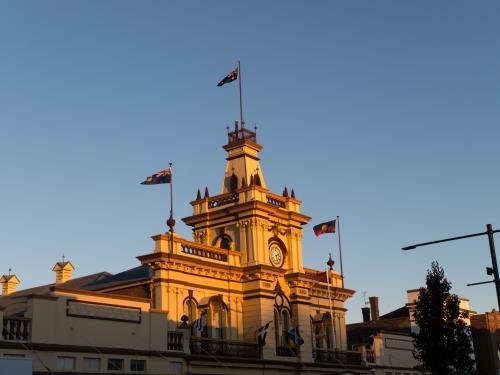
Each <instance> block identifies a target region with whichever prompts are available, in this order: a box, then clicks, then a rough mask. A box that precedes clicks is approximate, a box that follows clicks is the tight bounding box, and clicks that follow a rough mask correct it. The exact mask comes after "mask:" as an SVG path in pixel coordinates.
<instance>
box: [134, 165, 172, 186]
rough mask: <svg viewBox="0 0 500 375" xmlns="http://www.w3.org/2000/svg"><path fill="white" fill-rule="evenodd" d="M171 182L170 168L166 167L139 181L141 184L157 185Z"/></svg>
mask: <svg viewBox="0 0 500 375" xmlns="http://www.w3.org/2000/svg"><path fill="white" fill-rule="evenodd" d="M170 183H172V169H171V168H168V169H165V170H163V171H161V172H158V173H155V174H154V175H152V176H149V177H147V178H146V180H144V181H142V182H141V185H157V184H170Z"/></svg>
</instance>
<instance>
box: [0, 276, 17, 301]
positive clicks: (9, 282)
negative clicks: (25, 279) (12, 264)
mask: <svg viewBox="0 0 500 375" xmlns="http://www.w3.org/2000/svg"><path fill="white" fill-rule="evenodd" d="M20 283H21V280H19V279H18V278H17V276H16V275H11V274H10V270H9V274H8V275H2V277H0V284H2V296H6V295H9V294H11V293H14V292H15V291H16V288H17V285H18V284H20Z"/></svg>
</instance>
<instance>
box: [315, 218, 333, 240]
mask: <svg viewBox="0 0 500 375" xmlns="http://www.w3.org/2000/svg"><path fill="white" fill-rule="evenodd" d="M335 221H336V220H332V221H327V222H326V223H321V224H318V225H315V226H314V227H313V231H314V234H315V235H316V237H317V236H320V235H322V234H325V233H335Z"/></svg>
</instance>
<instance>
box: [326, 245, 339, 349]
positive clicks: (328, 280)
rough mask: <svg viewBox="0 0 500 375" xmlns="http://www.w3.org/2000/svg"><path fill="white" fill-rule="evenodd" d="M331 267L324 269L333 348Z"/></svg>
mask: <svg viewBox="0 0 500 375" xmlns="http://www.w3.org/2000/svg"><path fill="white" fill-rule="evenodd" d="M331 258H332V254H330V259H331ZM331 269H332V266H330V269H329V270H328V269H327V270H326V283H327V285H328V302H329V304H330V323H331V326H332V327H331V330H332V332H331V335H332V345H331V346H332V348H333V346H334V341H336V340H335V329H334V327H333V309H332V296H331V294H330V270H331ZM335 344H336V343H335ZM335 346H337V345H335Z"/></svg>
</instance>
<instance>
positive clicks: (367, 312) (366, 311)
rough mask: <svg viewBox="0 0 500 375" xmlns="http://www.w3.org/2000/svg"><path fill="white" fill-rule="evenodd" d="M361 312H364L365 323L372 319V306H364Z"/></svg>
mask: <svg viewBox="0 0 500 375" xmlns="http://www.w3.org/2000/svg"><path fill="white" fill-rule="evenodd" d="M361 312H362V313H363V323H366V322H369V321H370V308H369V307H362V308H361Z"/></svg>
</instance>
